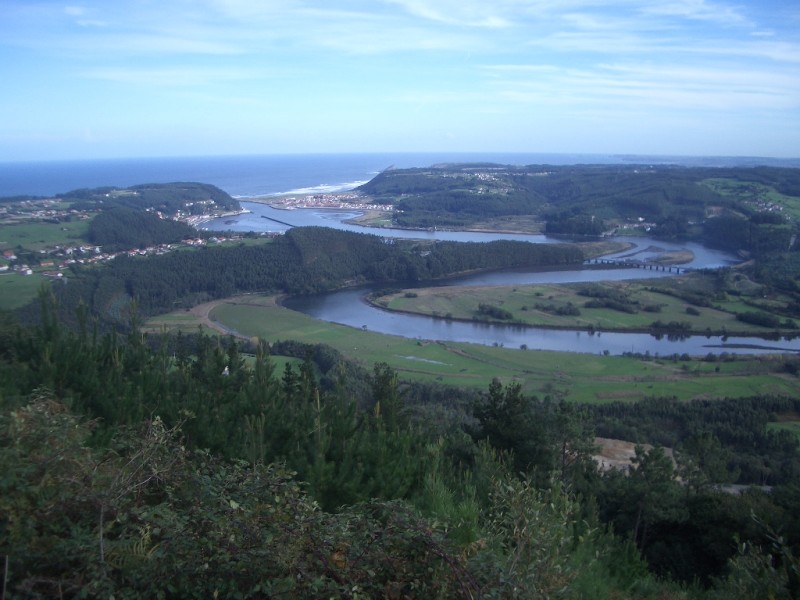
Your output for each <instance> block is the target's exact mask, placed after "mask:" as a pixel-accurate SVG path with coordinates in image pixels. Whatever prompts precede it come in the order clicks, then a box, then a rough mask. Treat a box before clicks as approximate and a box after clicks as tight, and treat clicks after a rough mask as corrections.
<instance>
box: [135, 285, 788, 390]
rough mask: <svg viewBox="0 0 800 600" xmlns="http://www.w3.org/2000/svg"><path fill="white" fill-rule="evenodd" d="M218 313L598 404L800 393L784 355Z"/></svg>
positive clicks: (240, 325) (262, 333) (251, 305)
mask: <svg viewBox="0 0 800 600" xmlns="http://www.w3.org/2000/svg"><path fill="white" fill-rule="evenodd" d="M187 315H189V313H187V312H185V311H181V312H180V313H173V314H171V315H166V316H164V317H159V318H156V319H151V320H150V321H149V322H148V326H149V327H150V328H152V329H154V330H159V329H161V328H165V327H166V328H169V327H170V325H178V326H180V327H182V328H184V329H186V330H194V331H196V330H197V327H198V325H199V324H200V321H192V320H191V319H190V318H189V317H188V316H187ZM211 317H212V319H213V320H215V321H217V322H219V323H221V324H223V325H224V326H226V327H229V328H231V329H233V330H235V331H236V332H237V333H239V334H241V335H242V336H245V337H248V338H250V337H258V338H260V339H263V340H266V341H270V342H272V341H277V340H288V339H292V340H298V341H301V342H305V343H322V344H327V345H330V346H332V347H334V348H336V349H337V350H339V351H340V352H342V354H344V356H345V357H347V358H348V359H351V360H354V361H356V362H360V363H361V364H362V365H363V366H364V367H366V368H368V369H371V368H372V365H373V364H374V363H376V362H385V363H387V364H389V365H391V366H392V367H393V368H394V369H396V370H397V371H398V372H399V373H400V376H401V378H402V379H404V380H422V381H438V382H441V383H445V384H449V385H456V386H462V387H473V388H478V389H486V388H487V387H488V386H489V383H491V381H492V379H493V378H495V377H498V378H500V380H501V381H503V382H504V383H510V382H512V381H516V382H519V383H520V384H521V385H522V386H523V390H524V391H525V392H526V393H528V394H534V395H537V396H540V397H541V396H545V395H551V396H557V397H565V398H567V399H569V400H572V401H579V402H591V403H601V402H611V401H615V400H630V401H633V400H638V399H641V398H644V397H648V396H675V397H677V398H680V399H682V400H689V399H692V398H721V397H742V396H750V395H754V394H785V395H795V394H797V393H798V392H800V380H798V379H797V378H796V377H794V376H790V375H787V374H784V373H782V372H780V370H781V366H782V365H783V359H782V358H779V357H763V358H742V359H737V360H733V361H730V362H705V361H699V360H692V361H675V362H673V361H672V360H651V361H641V360H637V359H633V358H626V357H621V356H600V355H591V354H577V353H562V352H544V351H534V350H517V349H513V350H512V349H508V348H496V347H489V346H480V345H474V344H462V343H450V342H447V343H443V342H426V341H418V340H410V339H406V338H402V337H396V336H387V335H381V334H377V333H372V332H370V331H364V330H362V329H356V328H351V327H345V326H342V325H336V324H332V323H327V322H324V321H318V320H316V319H313V318H311V317H309V316H306V315H304V314H302V313H298V312H294V311H291V310H289V309H286V308H283V307H280V306H278V305H276V303H275V299H274V298H272V297H257V296H247V297H243V298H238V299H232V300H229V301H226V302H222V303H220V304H219V305H217V306H216V307H215V308H214V309H213V310H212V311H211Z"/></svg>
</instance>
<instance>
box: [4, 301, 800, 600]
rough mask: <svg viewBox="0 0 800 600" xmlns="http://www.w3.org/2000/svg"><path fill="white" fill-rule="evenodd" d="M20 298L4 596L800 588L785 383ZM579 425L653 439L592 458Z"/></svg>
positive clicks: (674, 594) (7, 351) (11, 380)
mask: <svg viewBox="0 0 800 600" xmlns="http://www.w3.org/2000/svg"><path fill="white" fill-rule="evenodd" d="M40 305H41V310H42V320H41V322H40V324H39V325H38V326H36V327H20V326H19V325H17V324H16V323H15V322H14V321H13V319H11V318H10V317H9V316H8V315H6V316H5V317H4V319H3V321H2V325H1V326H0V359H1V360H0V374H1V375H0V406H1V407H2V411H0V472H1V473H2V474H3V475H2V478H0V485H2V494H0V515H2V517H0V531H1V532H2V534H0V554H3V555H4V556H5V557H7V563H6V567H5V573H4V575H5V576H4V584H5V588H6V590H7V594H8V595H7V597H9V598H16V597H20V598H25V597H39V598H48V597H53V598H56V597H57V598H63V597H111V596H114V597H120V598H135V597H143V596H148V597H166V598H169V597H182V598H185V597H197V598H200V597H208V596H209V595H214V596H217V597H231V598H232V597H273V596H279V595H287V596H289V597H308V598H323V597H325V598H327V597H331V596H335V597H350V598H356V597H375V598H377V597H398V598H402V597H425V598H515V597H529V598H553V597H562V598H608V597H617V598H732V597H737V598H745V597H748V598H750V597H752V598H756V597H774V598H792V597H796V596H797V593H798V591H800V588H799V587H798V585H799V584H800V579H799V578H798V575H799V574H800V573H799V572H798V567H799V565H798V561H797V557H796V555H795V550H796V548H797V544H798V542H799V541H800V522H798V515H800V511H798V509H800V488H799V487H798V485H797V481H798V469H800V454H798V444H797V439H796V438H795V437H794V436H793V435H792V434H789V433H787V432H781V431H775V430H773V429H770V428H769V427H768V426H767V422H768V421H771V420H774V419H775V418H776V416H777V415H784V414H796V413H797V412H798V410H800V406H798V403H800V400H798V399H789V398H766V397H764V398H749V399H743V400H742V399H740V400H730V401H717V402H711V403H704V402H692V403H689V404H685V403H683V404H681V403H676V402H674V401H671V400H670V399H668V398H653V399H651V400H648V401H645V402H642V403H638V404H625V405H623V404H611V405H607V406H599V407H597V406H594V407H592V406H582V405H577V404H573V403H570V402H566V401H563V400H558V399H554V398H550V397H548V396H544V397H536V396H526V395H523V394H522V393H521V391H520V388H519V386H518V384H513V383H512V384H507V385H503V384H502V383H500V382H499V381H497V380H495V381H494V382H492V383H491V385H489V387H488V388H487V389H486V390H485V391H484V392H480V393H479V392H469V391H464V390H460V389H457V388H448V387H445V386H441V385H438V384H435V383H430V384H419V383H418V384H406V383H403V382H401V381H399V379H398V377H397V374H396V373H395V372H393V371H392V370H391V369H390V368H389V367H388V366H387V365H384V364H375V365H374V367H373V368H372V370H367V369H364V368H362V367H357V366H355V365H352V364H348V363H346V362H345V361H343V360H342V359H341V357H340V356H337V354H336V352H335V351H333V350H331V349H330V348H326V347H324V346H313V345H312V346H309V345H303V344H298V343H292V342H277V341H276V342H275V343H274V344H272V347H271V348H270V345H269V344H268V343H266V342H264V341H261V340H255V339H254V340H250V341H249V342H246V343H245V342H239V341H236V340H234V339H232V338H227V339H226V338H219V337H215V338H211V337H208V336H205V335H203V334H193V335H178V336H162V335H155V336H147V335H142V334H140V333H138V332H137V330H136V329H131V330H130V333H129V334H128V335H123V334H119V333H115V332H109V333H105V334H101V333H99V332H98V330H97V327H96V325H95V324H94V320H93V319H92V318H91V316H90V315H89V314H88V311H87V310H86V309H85V307H84V308H83V310H79V311H78V315H77V317H78V323H79V324H78V326H77V327H76V328H75V329H68V328H65V327H64V326H63V325H62V324H60V322H59V320H58V317H57V313H56V311H55V307H54V298H53V297H52V296H51V295H49V294H47V293H43V294H42V296H41V298H40ZM273 353H275V354H278V353H279V354H281V355H283V356H295V357H296V361H295V362H294V363H286V366H285V367H284V368H283V369H282V370H278V369H276V367H275V366H274V362H273V359H272V354H273ZM598 433H602V434H604V435H625V436H626V437H627V439H634V440H636V439H648V440H653V441H654V442H655V445H654V446H653V447H645V446H639V447H637V451H636V452H637V454H636V458H635V459H634V464H635V465H636V467H637V468H636V469H635V470H633V471H631V472H630V473H629V474H625V473H623V472H620V471H614V470H611V471H601V470H599V469H598V468H597V465H596V463H595V462H594V461H593V459H592V455H593V453H594V452H595V448H594V443H593V440H594V436H595V435H596V434H598ZM661 443H664V444H670V447H671V448H674V449H675V450H674V458H673V457H670V456H668V455H667V454H666V453H665V451H664V449H663V448H662V446H661V445H660V444H661ZM736 481H738V482H752V483H756V484H758V485H757V486H755V487H749V488H743V491H737V492H733V491H732V490H731V489H728V488H727V487H726V485H725V484H729V483H731V482H736ZM765 486H768V487H765Z"/></svg>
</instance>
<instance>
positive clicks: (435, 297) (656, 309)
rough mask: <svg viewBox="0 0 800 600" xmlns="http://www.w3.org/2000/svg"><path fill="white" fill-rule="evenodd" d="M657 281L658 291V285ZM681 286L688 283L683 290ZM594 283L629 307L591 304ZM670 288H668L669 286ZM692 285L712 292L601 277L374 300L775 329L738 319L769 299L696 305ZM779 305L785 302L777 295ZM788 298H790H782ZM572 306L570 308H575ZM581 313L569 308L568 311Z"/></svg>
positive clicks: (601, 326)
mask: <svg viewBox="0 0 800 600" xmlns="http://www.w3.org/2000/svg"><path fill="white" fill-rule="evenodd" d="M656 286H658V288H659V291H654V290H653V289H651V288H653V287H656ZM679 288H684V289H683V290H681V289H679ZM587 289H592V290H596V291H598V293H600V294H608V297H611V298H614V299H617V300H618V301H619V303H620V305H621V306H622V307H623V308H628V309H629V311H630V312H627V311H626V310H622V309H621V308H620V309H613V308H605V307H603V308H587V307H586V303H587V302H589V301H591V300H593V298H592V297H589V296H587V295H585V294H584V293H582V291H583V290H587ZM670 290H674V291H671V292H670V293H665V292H666V291H670ZM687 290H688V291H691V292H692V293H695V294H697V295H698V296H700V297H703V298H709V297H710V296H709V295H710V294H711V293H712V292H710V291H709V290H707V289H704V287H703V281H702V280H701V279H700V278H698V277H681V278H678V277H675V278H669V281H666V280H646V281H624V282H622V281H621V282H601V283H594V284H559V285H551V284H540V285H519V286H491V287H459V288H458V289H455V288H447V287H444V288H419V289H413V290H404V291H400V292H396V293H393V294H389V295H386V296H382V297H380V298H377V299H375V300H374V302H375V303H376V304H378V305H380V306H382V307H384V308H388V309H389V310H398V311H405V312H411V313H418V314H424V315H429V316H435V317H442V318H452V319H461V320H490V321H495V322H504V321H505V322H509V323H519V324H523V325H533V326H544V327H558V328H565V329H584V330H607V331H609V330H649V329H650V328H651V326H652V324H653V323H654V322H656V321H661V322H662V323H670V322H676V323H682V324H685V326H686V328H687V331H691V332H694V333H700V334H705V333H711V332H714V333H721V332H725V333H728V334H733V333H741V334H744V335H756V334H768V333H771V332H773V331H775V330H774V329H772V328H765V327H761V326H758V325H752V324H749V323H744V322H742V321H739V320H737V318H736V314H737V313H744V312H748V311H756V310H767V311H768V310H769V306H768V305H767V301H765V300H762V299H760V298H759V299H758V300H751V301H746V300H744V299H742V298H741V297H738V296H737V297H730V296H728V295H726V294H722V295H719V297H716V298H714V299H713V302H712V306H697V305H695V304H693V303H692V302H689V301H687V300H686V299H683V298H681V297H678V296H676V295H673V294H678V295H680V294H681V293H684V292H686V291H687ZM774 303H775V304H774V306H775V307H777V306H778V305H780V304H781V301H780V300H775V301H774ZM482 304H483V305H490V306H492V307H497V308H499V309H502V311H504V312H505V313H507V316H508V318H507V319H505V320H503V319H500V318H497V317H494V318H493V317H490V316H487V315H485V314H481V311H480V306H481V305H482ZM783 304H785V302H783ZM570 309H571V310H570ZM570 312H571V313H579V314H566V313H570Z"/></svg>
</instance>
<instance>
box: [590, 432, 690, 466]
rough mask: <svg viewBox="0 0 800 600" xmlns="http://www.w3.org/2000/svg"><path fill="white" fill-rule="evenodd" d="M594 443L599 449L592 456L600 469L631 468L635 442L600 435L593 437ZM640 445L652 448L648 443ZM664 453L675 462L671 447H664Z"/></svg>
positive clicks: (646, 448)
mask: <svg viewBox="0 0 800 600" xmlns="http://www.w3.org/2000/svg"><path fill="white" fill-rule="evenodd" d="M594 443H595V446H599V451H598V453H597V454H595V455H594V456H593V457H592V458H594V460H595V462H597V464H598V465H599V466H600V469H601V470H602V471H610V470H611V469H619V470H621V471H627V470H629V469H630V468H631V465H632V464H633V458H634V457H635V456H636V444H635V443H633V442H626V441H624V440H615V439H613V438H602V437H596V438H594ZM640 445H641V446H642V447H643V448H644V449H645V450H648V451H649V450H652V449H653V446H651V445H650V444H640ZM664 453H665V454H666V455H667V456H669V457H670V458H671V459H672V461H673V463H674V462H675V458H674V455H673V452H672V448H664Z"/></svg>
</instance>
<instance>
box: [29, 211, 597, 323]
mask: <svg viewBox="0 0 800 600" xmlns="http://www.w3.org/2000/svg"><path fill="white" fill-rule="evenodd" d="M109 212H110V213H111V214H113V213H114V212H115V211H109ZM582 261H583V253H582V252H581V250H580V249H579V248H577V247H576V246H574V245H569V244H527V243H524V242H509V241H496V242H491V243H488V244H481V243H458V242H438V243H435V244H433V245H430V244H423V245H419V244H417V243H399V242H398V243H387V241H385V240H384V239H383V238H380V237H378V236H375V235H367V234H359V233H350V232H345V231H338V230H334V229H328V228H321V227H316V228H315V227H309V228H295V229H292V230H290V231H288V232H287V233H286V234H285V235H283V236H280V237H279V238H277V239H275V240H273V241H271V242H269V243H264V244H259V245H245V244H240V245H238V246H233V247H220V248H203V249H200V250H197V251H192V252H173V253H170V254H165V255H163V256H154V257H149V258H147V259H142V258H140V257H119V258H117V259H116V260H114V261H113V262H112V263H110V264H108V265H105V266H103V267H102V268H99V269H98V268H94V267H82V266H80V265H75V266H74V268H73V269H72V271H71V272H70V273H69V274H68V275H67V277H66V278H65V279H66V280H67V282H68V284H61V285H56V286H55V287H54V293H55V294H56V297H57V298H58V305H59V307H60V310H61V317H62V318H63V319H65V320H67V321H69V322H74V314H75V309H76V308H77V307H78V306H79V305H81V304H84V305H86V306H87V307H88V308H89V311H90V312H91V314H93V315H95V316H96V317H98V318H99V319H100V320H101V321H103V322H105V323H107V324H109V325H112V326H119V325H124V324H126V323H127V322H128V315H129V313H130V309H131V306H132V305H133V304H134V303H135V305H136V310H137V312H138V314H139V315H140V316H149V315H154V314H159V313H163V312H168V311H171V310H175V308H180V307H185V308H189V307H191V306H194V305H196V304H199V303H201V302H205V301H208V300H213V299H217V298H226V297H228V296H232V295H235V294H242V293H251V292H263V293H275V292H283V293H289V294H306V293H315V292H322V291H328V290H332V289H336V288H339V287H343V286H345V285H354V284H358V283H364V282H367V281H372V282H387V283H389V282H414V281H422V280H433V279H437V278H442V277H446V276H449V275H455V274H458V273H463V272H466V271H472V270H477V269H501V268H513V267H536V266H549V265H565V264H579V263H581V262H582ZM134 301H135V302H134ZM22 314H23V318H26V319H28V320H29V321H33V320H35V319H36V317H37V316H38V308H37V307H36V306H35V305H30V306H28V307H27V310H26V311H22Z"/></svg>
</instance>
